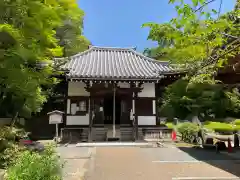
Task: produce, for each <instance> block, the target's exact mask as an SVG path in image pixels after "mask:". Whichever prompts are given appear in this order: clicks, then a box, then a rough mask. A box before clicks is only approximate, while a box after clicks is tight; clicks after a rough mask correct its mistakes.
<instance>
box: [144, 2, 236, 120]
mask: <svg viewBox="0 0 240 180" xmlns="http://www.w3.org/2000/svg"><path fill="white" fill-rule="evenodd" d="M209 2H211V1H209ZM209 2H208V1H206V0H192V1H190V2H189V1H184V0H170V1H169V3H170V4H174V5H175V9H176V12H177V14H178V15H177V17H175V18H173V19H171V20H170V21H169V22H166V23H162V24H157V23H146V24H144V25H143V27H149V28H150V33H149V36H148V39H150V40H153V41H156V42H158V47H157V48H154V49H149V50H148V51H149V52H151V51H154V53H155V54H161V55H163V56H162V57H164V58H166V59H169V61H170V62H171V63H173V64H178V65H181V67H185V69H187V71H188V74H187V76H186V77H185V78H183V79H181V80H179V81H177V82H175V83H174V84H172V85H171V86H169V87H168V88H167V89H166V92H165V94H164V98H163V105H162V107H161V111H162V113H163V114H164V115H166V116H168V117H171V118H173V117H174V116H176V117H179V118H185V117H187V116H188V115H189V114H190V115H200V114H201V113H203V114H204V115H209V114H215V115H216V116H220V117H224V116H226V115H227V114H228V113H230V114H237V113H238V112H239V110H240V94H239V92H238V91H237V90H236V89H230V88H229V89H226V88H225V87H224V86H223V85H222V84H221V82H219V81H217V80H216V79H215V75H216V74H217V73H218V70H219V69H220V68H222V67H223V66H224V65H226V64H227V63H228V60H229V58H231V57H235V56H236V55H237V54H238V53H239V51H240V46H238V45H239V42H238V43H232V44H231V43H229V42H231V41H232V40H231V39H230V38H229V36H226V34H230V35H234V36H237V37H239V35H240V31H239V17H240V11H239V8H237V7H239V4H238V3H239V1H237V2H236V3H237V4H238V5H236V8H235V9H233V10H232V11H231V12H229V13H227V14H224V15H222V16H218V17H217V18H216V14H219V12H218V11H219V9H218V7H216V9H208V8H207V6H208V4H209ZM237 17H238V20H237ZM226 44H227V45H226ZM224 47H225V48H224ZM160 59H161V58H160Z"/></svg>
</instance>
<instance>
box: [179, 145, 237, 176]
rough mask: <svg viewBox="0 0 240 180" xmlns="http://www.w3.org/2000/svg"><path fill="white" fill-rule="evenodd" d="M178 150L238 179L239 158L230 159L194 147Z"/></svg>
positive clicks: (226, 156)
mask: <svg viewBox="0 0 240 180" xmlns="http://www.w3.org/2000/svg"><path fill="white" fill-rule="evenodd" d="M178 148H179V149H180V150H181V151H183V152H185V153H187V154H188V155H190V156H192V157H193V158H195V159H196V160H199V161H202V162H205V163H208V164H209V165H212V166H214V167H216V168H219V169H222V170H224V171H226V172H229V173H231V174H233V175H235V176H238V177H240V156H239V159H237V158H233V157H230V156H229V155H225V154H221V153H216V152H215V151H214V150H212V149H196V148H194V147H178ZM238 153H239V152H238Z"/></svg>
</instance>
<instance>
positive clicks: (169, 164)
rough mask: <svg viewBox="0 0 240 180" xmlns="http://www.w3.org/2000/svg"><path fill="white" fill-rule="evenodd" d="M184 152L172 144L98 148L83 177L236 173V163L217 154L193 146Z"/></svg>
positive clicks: (166, 179) (163, 179) (158, 179)
mask: <svg viewBox="0 0 240 180" xmlns="http://www.w3.org/2000/svg"><path fill="white" fill-rule="evenodd" d="M184 151H185V152H184ZM184 151H183V150H182V151H180V150H179V149H177V148H172V147H167V148H139V147H122V148H121V147H99V148H97V149H96V154H95V157H94V158H92V159H91V160H90V161H89V163H88V172H87V173H86V174H85V178H84V179H85V180H128V179H129V180H148V179H149V180H150V179H151V180H171V179H173V178H183V179H184V178H185V177H188V178H190V177H198V178H199V179H202V178H206V177H215V178H216V177H217V178H219V179H220V178H221V177H226V178H229V177H236V176H235V175H237V174H238V172H239V169H240V166H239V165H240V164H239V163H238V162H237V161H233V160H232V159H229V158H228V157H225V156H222V155H221V154H220V155H218V154H215V153H214V154H213V152H206V151H199V150H196V149H194V150H189V149H188V151H187V150H186V149H184ZM195 151H196V152H195ZM194 153H195V154H194ZM196 154H197V155H196ZM200 157H201V158H202V159H200ZM207 160H208V161H207ZM154 161H155V162H154ZM186 162H187V163H186ZM210 162H211V163H210ZM213 162H214V163H213ZM234 174H235V175H234Z"/></svg>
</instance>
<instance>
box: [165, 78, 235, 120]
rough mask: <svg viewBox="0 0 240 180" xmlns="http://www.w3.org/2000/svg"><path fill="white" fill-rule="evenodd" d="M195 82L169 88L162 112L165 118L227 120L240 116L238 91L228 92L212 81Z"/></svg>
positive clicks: (174, 84) (178, 82)
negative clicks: (195, 117)
mask: <svg viewBox="0 0 240 180" xmlns="http://www.w3.org/2000/svg"><path fill="white" fill-rule="evenodd" d="M198 77H199V76H198ZM191 80H192V79H191ZM191 80H188V79H180V80H178V81H176V82H174V83H173V84H172V85H170V86H168V87H167V88H166V91H165V93H164V96H163V102H162V106H161V108H160V111H161V113H162V114H163V115H164V116H167V117H170V118H173V117H178V118H180V119H184V118H186V117H187V116H188V117H190V116H192V117H193V116H200V115H201V114H203V115H204V117H205V118H206V117H209V116H210V115H211V114H214V115H215V116H216V117H226V116H227V115H228V114H232V115H233V114H235V115H236V114H237V113H239V111H240V101H239V97H240V95H239V93H238V92H237V91H236V90H235V89H233V90H228V89H225V88H224V86H223V85H222V84H214V81H212V80H211V79H210V78H206V79H204V80H203V81H198V80H194V81H191Z"/></svg>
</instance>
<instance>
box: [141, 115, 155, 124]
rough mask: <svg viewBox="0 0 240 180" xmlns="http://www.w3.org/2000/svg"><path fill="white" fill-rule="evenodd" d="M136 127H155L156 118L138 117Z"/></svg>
mask: <svg viewBox="0 0 240 180" xmlns="http://www.w3.org/2000/svg"><path fill="white" fill-rule="evenodd" d="M138 125H156V116H138Z"/></svg>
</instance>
